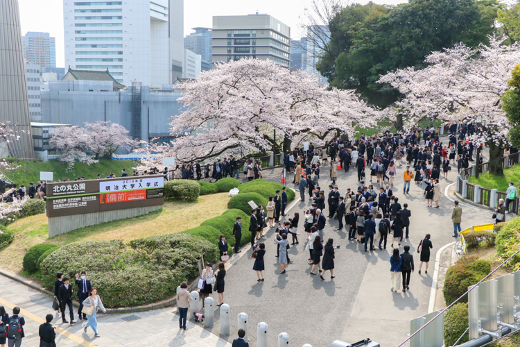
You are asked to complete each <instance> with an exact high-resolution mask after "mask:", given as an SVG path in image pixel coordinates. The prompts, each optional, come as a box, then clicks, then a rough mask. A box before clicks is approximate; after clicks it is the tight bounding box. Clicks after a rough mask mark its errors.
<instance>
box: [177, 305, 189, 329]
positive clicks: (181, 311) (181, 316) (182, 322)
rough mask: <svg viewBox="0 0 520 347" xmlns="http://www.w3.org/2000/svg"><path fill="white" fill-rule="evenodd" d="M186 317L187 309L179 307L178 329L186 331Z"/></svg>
mask: <svg viewBox="0 0 520 347" xmlns="http://www.w3.org/2000/svg"><path fill="white" fill-rule="evenodd" d="M187 317H188V308H187V307H186V308H184V307H179V328H181V329H186V318H187Z"/></svg>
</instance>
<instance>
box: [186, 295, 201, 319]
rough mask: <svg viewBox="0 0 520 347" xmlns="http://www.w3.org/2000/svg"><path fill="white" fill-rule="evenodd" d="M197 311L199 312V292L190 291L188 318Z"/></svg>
mask: <svg viewBox="0 0 520 347" xmlns="http://www.w3.org/2000/svg"><path fill="white" fill-rule="evenodd" d="M197 312H199V293H198V292H196V291H192V292H191V301H190V315H189V316H188V319H190V320H191V319H193V315H194V314H195V313H197Z"/></svg>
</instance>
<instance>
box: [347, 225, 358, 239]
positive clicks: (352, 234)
mask: <svg viewBox="0 0 520 347" xmlns="http://www.w3.org/2000/svg"><path fill="white" fill-rule="evenodd" d="M348 238H349V240H350V239H355V238H356V225H355V224H354V225H351V226H350V230H349V231H348Z"/></svg>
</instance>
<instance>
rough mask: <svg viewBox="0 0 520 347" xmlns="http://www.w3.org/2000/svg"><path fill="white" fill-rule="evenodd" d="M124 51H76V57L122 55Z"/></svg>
mask: <svg viewBox="0 0 520 347" xmlns="http://www.w3.org/2000/svg"><path fill="white" fill-rule="evenodd" d="M122 54H123V51H76V55H122Z"/></svg>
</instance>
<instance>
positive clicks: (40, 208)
mask: <svg viewBox="0 0 520 347" xmlns="http://www.w3.org/2000/svg"><path fill="white" fill-rule="evenodd" d="M45 204H46V203H45V201H44V200H38V199H30V200H27V202H25V203H24V204H23V205H22V210H21V211H20V216H21V218H23V217H29V216H34V215H36V214H41V213H45Z"/></svg>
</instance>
